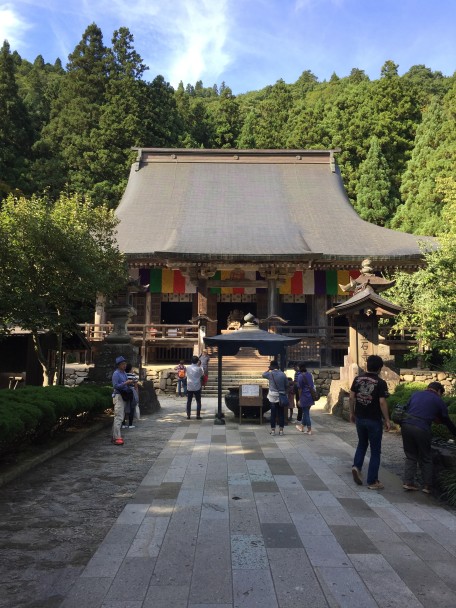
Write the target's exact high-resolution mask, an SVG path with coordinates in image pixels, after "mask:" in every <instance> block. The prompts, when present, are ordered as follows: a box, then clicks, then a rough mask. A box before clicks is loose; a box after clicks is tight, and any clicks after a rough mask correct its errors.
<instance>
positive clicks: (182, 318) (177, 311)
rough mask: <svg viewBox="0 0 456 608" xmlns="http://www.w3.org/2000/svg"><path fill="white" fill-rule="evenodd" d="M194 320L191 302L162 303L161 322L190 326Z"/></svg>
mask: <svg viewBox="0 0 456 608" xmlns="http://www.w3.org/2000/svg"><path fill="white" fill-rule="evenodd" d="M191 318H192V303H191V302H162V303H161V322H162V323H166V324H169V325H188V323H190V319H191Z"/></svg>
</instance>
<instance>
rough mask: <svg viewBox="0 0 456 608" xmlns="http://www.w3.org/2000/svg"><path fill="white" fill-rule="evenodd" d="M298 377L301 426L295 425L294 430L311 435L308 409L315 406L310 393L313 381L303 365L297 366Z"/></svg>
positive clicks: (313, 386)
mask: <svg viewBox="0 0 456 608" xmlns="http://www.w3.org/2000/svg"><path fill="white" fill-rule="evenodd" d="M299 372H300V373H299V376H298V389H299V405H300V407H301V410H302V418H301V424H297V425H296V428H297V429H298V431H301V433H306V435H312V421H311V419H310V408H311V407H312V405H314V404H315V401H314V400H313V397H312V393H311V391H310V389H311V388H313V389H314V388H315V385H314V381H313V378H312V374H311V373H310V372H308V371H307V368H306V366H305V365H304V364H301V365H300V366H299ZM305 426H306V427H307V430H306V431H305V430H304V427H305Z"/></svg>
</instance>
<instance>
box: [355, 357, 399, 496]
mask: <svg viewBox="0 0 456 608" xmlns="http://www.w3.org/2000/svg"><path fill="white" fill-rule="evenodd" d="M366 363H367V372H366V373H364V374H362V375H360V376H356V378H355V379H354V380H353V383H352V386H351V389H350V399H349V401H350V421H351V422H354V423H355V424H356V431H357V433H358V447H357V448H356V452H355V457H354V460H353V466H352V474H353V479H354V480H355V483H357V484H358V485H362V484H363V479H362V475H361V470H362V468H363V464H364V458H365V456H366V452H367V448H368V446H370V461H369V468H368V470H367V487H368V488H369V490H381V489H383V487H384V486H383V484H382V483H381V482H380V481H379V479H378V470H379V468H380V454H381V448H382V435H383V420H382V417H383V419H384V420H385V426H386V429H387V430H388V431H389V430H390V420H389V413H388V405H387V403H386V397H387V396H388V387H387V384H386V382H385V381H384V380H383V379H382V378H379V374H380V372H381V369H382V367H383V359H382V358H381V357H379V356H378V355H370V356H369V357H368V358H367V362H366Z"/></svg>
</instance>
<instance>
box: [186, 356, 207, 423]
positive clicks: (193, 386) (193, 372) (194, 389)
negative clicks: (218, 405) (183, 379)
mask: <svg viewBox="0 0 456 608" xmlns="http://www.w3.org/2000/svg"><path fill="white" fill-rule="evenodd" d="M203 375H204V370H203V368H202V367H201V361H200V360H199V358H198V357H197V356H196V355H193V357H192V364H191V365H189V366H188V367H187V418H188V420H190V416H191V411H192V399H193V395H194V396H195V400H196V419H197V420H201V383H202V379H203Z"/></svg>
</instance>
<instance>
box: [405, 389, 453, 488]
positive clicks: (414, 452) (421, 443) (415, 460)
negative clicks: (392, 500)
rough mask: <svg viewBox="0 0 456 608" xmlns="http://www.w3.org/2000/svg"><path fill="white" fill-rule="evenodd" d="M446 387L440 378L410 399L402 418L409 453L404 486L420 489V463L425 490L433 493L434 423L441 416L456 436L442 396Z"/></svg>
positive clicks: (407, 453)
mask: <svg viewBox="0 0 456 608" xmlns="http://www.w3.org/2000/svg"><path fill="white" fill-rule="evenodd" d="M444 392H445V388H444V386H443V385H442V384H440V382H431V383H430V384H428V386H427V388H426V389H425V390H424V391H417V392H416V393H413V395H412V396H411V397H410V399H409V401H408V403H407V414H406V417H405V419H404V421H403V422H402V425H401V426H402V444H403V446H404V453H405V469H404V485H403V488H404V490H419V489H420V487H419V486H418V485H417V484H416V482H415V476H416V472H417V466H418V465H419V467H420V470H421V476H422V478H423V492H424V493H425V494H430V493H431V487H432V454H431V439H432V433H431V425H432V423H433V422H434V421H436V420H438V421H439V422H440V423H441V424H444V425H445V426H447V427H448V429H449V430H450V431H451V432H452V433H453V435H455V436H456V426H455V425H454V424H453V422H452V421H451V420H450V418H449V416H448V408H447V406H446V403H445V402H444V401H443V399H442V395H443V393H444Z"/></svg>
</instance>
